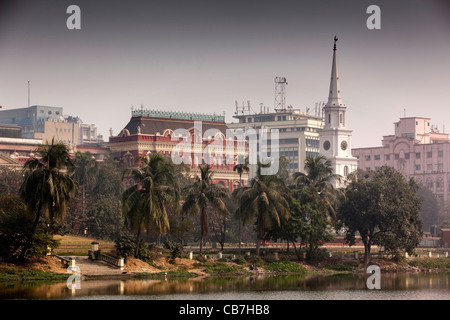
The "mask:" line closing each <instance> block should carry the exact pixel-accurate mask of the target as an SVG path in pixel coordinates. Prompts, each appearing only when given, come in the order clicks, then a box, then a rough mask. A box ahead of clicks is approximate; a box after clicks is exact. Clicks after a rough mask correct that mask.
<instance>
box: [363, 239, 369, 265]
mask: <svg viewBox="0 0 450 320" xmlns="http://www.w3.org/2000/svg"><path fill="white" fill-rule="evenodd" d="M361 238H362V242H363V244H364V264H365V265H367V264H368V263H369V261H370V260H371V257H370V247H371V240H370V238H369V236H365V237H361Z"/></svg>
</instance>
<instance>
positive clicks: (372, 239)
mask: <svg viewBox="0 0 450 320" xmlns="http://www.w3.org/2000/svg"><path fill="white" fill-rule="evenodd" d="M417 189H418V186H417V184H416V183H415V182H414V180H410V181H406V179H405V178H404V176H403V175H402V174H401V173H400V172H398V171H397V170H395V169H394V168H392V167H388V166H383V167H381V168H380V170H378V171H366V172H362V171H359V172H357V173H356V174H354V175H353V177H351V182H350V184H349V185H348V186H347V189H346V191H345V197H344V199H343V201H342V204H341V206H340V209H339V214H338V215H339V218H340V221H341V224H342V226H343V227H344V230H345V232H346V239H347V241H348V242H349V243H350V244H351V245H352V244H354V243H355V239H356V235H357V234H359V236H360V237H361V240H362V242H363V244H364V253H365V254H364V263H366V264H367V263H368V262H369V261H370V257H371V256H370V252H371V246H372V245H373V244H379V245H387V246H388V248H389V249H390V250H404V251H406V252H408V253H410V254H411V253H412V251H413V250H414V249H415V248H416V247H417V245H418V244H419V243H420V241H421V239H422V220H421V218H420V214H419V212H420V209H421V199H420V197H419V196H418V195H417ZM393 239H395V241H392V240H393Z"/></svg>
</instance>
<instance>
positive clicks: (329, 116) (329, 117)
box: [328, 114, 331, 123]
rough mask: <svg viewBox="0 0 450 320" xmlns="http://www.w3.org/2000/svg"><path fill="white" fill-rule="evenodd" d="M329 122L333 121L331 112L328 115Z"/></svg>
mask: <svg viewBox="0 0 450 320" xmlns="http://www.w3.org/2000/svg"><path fill="white" fill-rule="evenodd" d="M328 123H331V114H329V115H328Z"/></svg>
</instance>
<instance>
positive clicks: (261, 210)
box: [236, 164, 289, 255]
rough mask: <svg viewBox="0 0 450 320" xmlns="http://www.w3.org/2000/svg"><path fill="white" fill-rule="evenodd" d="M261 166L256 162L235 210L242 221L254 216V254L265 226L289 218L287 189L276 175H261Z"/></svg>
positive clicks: (257, 251) (279, 222)
mask: <svg viewBox="0 0 450 320" xmlns="http://www.w3.org/2000/svg"><path fill="white" fill-rule="evenodd" d="M263 166H264V165H262V164H258V170H257V174H256V176H255V178H253V179H252V180H251V183H250V186H248V187H246V188H244V191H243V192H242V195H241V198H240V203H239V208H238V210H237V212H236V214H237V215H238V218H240V219H242V221H243V222H244V223H246V222H249V221H254V219H255V218H256V235H257V239H256V255H259V248H260V241H261V240H263V239H264V236H265V230H266V228H271V227H272V226H273V224H274V223H275V224H276V225H277V226H280V225H281V222H282V221H285V220H287V219H288V218H289V203H288V200H287V197H288V196H289V195H288V192H287V191H288V190H287V188H286V186H285V184H284V182H283V180H281V179H280V178H279V177H277V176H276V175H262V174H261V167H263Z"/></svg>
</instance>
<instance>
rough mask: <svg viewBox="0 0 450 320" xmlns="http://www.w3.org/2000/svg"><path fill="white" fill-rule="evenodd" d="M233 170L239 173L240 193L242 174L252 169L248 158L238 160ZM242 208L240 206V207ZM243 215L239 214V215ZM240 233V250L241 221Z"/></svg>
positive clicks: (239, 224) (239, 189) (239, 190)
mask: <svg viewBox="0 0 450 320" xmlns="http://www.w3.org/2000/svg"><path fill="white" fill-rule="evenodd" d="M242 157H243V155H239V158H240V160H242ZM233 171H235V172H237V173H238V174H239V188H238V189H237V191H236V192H237V193H238V194H239V195H240V194H241V191H242V190H243V188H242V187H243V185H242V175H243V174H244V172H246V173H248V172H249V171H250V168H249V166H248V158H245V159H244V161H243V162H242V161H238V163H237V164H236V165H235V166H234V167H233ZM239 198H240V197H239ZM238 210H240V207H239V208H238ZM240 216H241V215H240V214H239V217H240ZM238 227H239V228H238V234H239V237H238V238H239V245H238V247H239V251H240V250H241V221H239V222H238Z"/></svg>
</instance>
